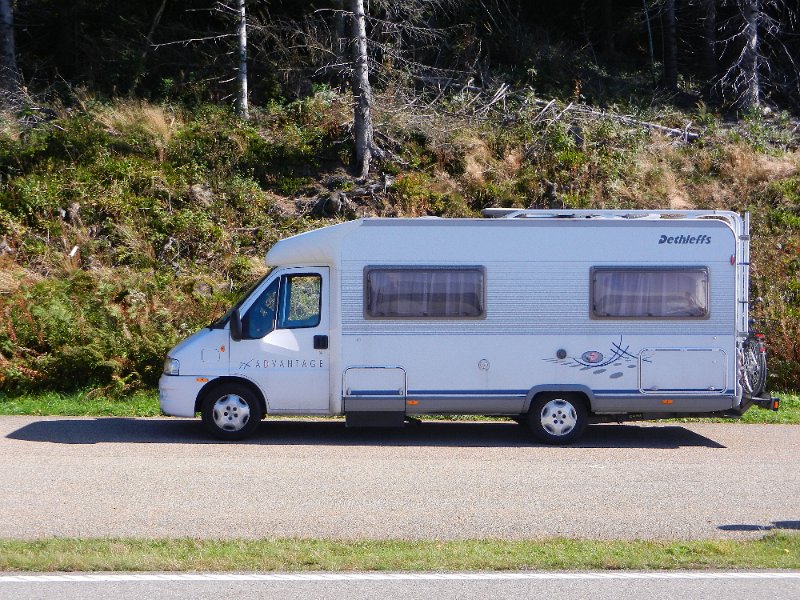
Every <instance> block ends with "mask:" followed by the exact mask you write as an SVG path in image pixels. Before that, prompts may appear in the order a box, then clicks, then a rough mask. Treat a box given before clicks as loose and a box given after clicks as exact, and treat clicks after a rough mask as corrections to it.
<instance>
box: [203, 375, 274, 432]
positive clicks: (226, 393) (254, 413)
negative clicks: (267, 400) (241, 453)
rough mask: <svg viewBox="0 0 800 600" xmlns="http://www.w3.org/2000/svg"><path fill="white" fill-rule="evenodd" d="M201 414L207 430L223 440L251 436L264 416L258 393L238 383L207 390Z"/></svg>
mask: <svg viewBox="0 0 800 600" xmlns="http://www.w3.org/2000/svg"><path fill="white" fill-rule="evenodd" d="M200 413H201V415H202V419H203V425H204V426H205V428H206V429H207V430H208V432H209V433H210V434H211V435H213V436H214V437H217V438H219V439H221V440H242V439H244V438H246V437H248V436H250V435H252V434H253V432H254V431H255V430H256V429H257V428H258V425H259V423H260V422H261V418H262V417H263V416H264V412H263V410H262V409H261V403H260V402H259V401H258V398H257V397H256V394H255V393H254V392H253V391H252V390H251V389H250V388H248V387H247V386H244V385H241V384H239V383H227V384H225V385H221V386H219V387H216V388H213V389H212V390H210V391H209V392H207V393H206V396H205V398H204V399H203V402H202V405H201V407H200Z"/></svg>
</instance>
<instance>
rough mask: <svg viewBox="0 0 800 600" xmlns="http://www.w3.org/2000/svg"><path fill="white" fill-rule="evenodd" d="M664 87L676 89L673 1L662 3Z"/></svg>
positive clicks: (676, 65) (676, 71) (676, 48)
mask: <svg viewBox="0 0 800 600" xmlns="http://www.w3.org/2000/svg"><path fill="white" fill-rule="evenodd" d="M664 85H665V86H666V88H667V89H668V90H669V91H671V92H674V91H677V89H678V36H677V33H676V26H675V0H665V2H664Z"/></svg>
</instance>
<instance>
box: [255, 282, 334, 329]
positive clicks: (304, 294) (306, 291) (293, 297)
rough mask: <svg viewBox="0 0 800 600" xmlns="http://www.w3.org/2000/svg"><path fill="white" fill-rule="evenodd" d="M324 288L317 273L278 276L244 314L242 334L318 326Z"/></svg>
mask: <svg viewBox="0 0 800 600" xmlns="http://www.w3.org/2000/svg"><path fill="white" fill-rule="evenodd" d="M321 289H322V278H321V277H320V276H319V275H317V274H308V275H306V274H303V275H284V276H283V277H281V278H280V279H276V280H275V281H273V282H272V283H271V284H269V286H267V289H265V290H264V291H263V292H261V295H260V296H259V297H258V299H256V301H255V302H254V303H253V305H252V306H251V307H250V308H249V309H248V311H247V313H246V314H245V315H244V316H243V317H242V338H243V339H246V340H259V339H261V338H263V337H264V336H265V335H267V334H268V333H270V332H271V331H273V330H275V329H303V328H311V327H316V326H317V325H319V323H320V315H321V308H322V296H321ZM276 317H277V318H276Z"/></svg>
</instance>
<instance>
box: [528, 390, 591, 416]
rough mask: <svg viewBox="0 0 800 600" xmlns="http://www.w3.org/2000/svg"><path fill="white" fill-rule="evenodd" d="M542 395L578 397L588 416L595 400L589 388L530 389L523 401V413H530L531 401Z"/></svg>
mask: <svg viewBox="0 0 800 600" xmlns="http://www.w3.org/2000/svg"><path fill="white" fill-rule="evenodd" d="M542 394H569V395H571V396H575V397H580V399H581V401H582V402H583V403H584V404H585V405H586V411H587V412H588V413H590V414H591V413H592V412H593V411H594V403H595V398H594V392H592V390H591V388H589V387H587V386H585V385H578V384H555V385H537V386H534V387H532V388H531V389H530V391H529V392H528V397H527V398H526V399H525V405H524V406H523V408H524V411H523V412H524V413H527V412H528V411H530V409H531V405H532V404H533V401H534V400H535V399H536V398H537V397H538V396H541V395H542Z"/></svg>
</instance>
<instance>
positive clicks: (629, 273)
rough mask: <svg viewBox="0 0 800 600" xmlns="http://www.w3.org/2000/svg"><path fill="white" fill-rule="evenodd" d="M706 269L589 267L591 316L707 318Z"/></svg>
mask: <svg viewBox="0 0 800 600" xmlns="http://www.w3.org/2000/svg"><path fill="white" fill-rule="evenodd" d="M708 289H709V288H708V269H705V268H662V269H653V268H606V267H597V268H595V269H592V316H593V317H595V318H600V319H625V318H627V319H670V318H675V319H705V318H708V315H709V312H708V304H709V292H708Z"/></svg>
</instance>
